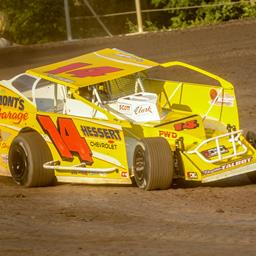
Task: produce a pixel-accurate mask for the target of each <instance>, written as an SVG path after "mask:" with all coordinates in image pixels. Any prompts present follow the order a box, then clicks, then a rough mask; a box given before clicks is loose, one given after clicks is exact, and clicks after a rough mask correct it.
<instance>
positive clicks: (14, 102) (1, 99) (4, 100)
mask: <svg viewBox="0 0 256 256" xmlns="http://www.w3.org/2000/svg"><path fill="white" fill-rule="evenodd" d="M0 106H4V107H12V108H17V109H18V110H20V111H22V110H24V108H25V107H24V100H23V99H21V98H20V97H12V96H6V95H0Z"/></svg>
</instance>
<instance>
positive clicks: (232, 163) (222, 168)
mask: <svg viewBox="0 0 256 256" xmlns="http://www.w3.org/2000/svg"><path fill="white" fill-rule="evenodd" d="M251 161H252V156H251V157H248V158H244V159H241V160H238V161H235V162H231V163H227V164H224V165H222V166H220V167H217V168H214V169H212V170H205V171H202V174H205V175H207V174H211V173H214V172H219V171H223V170H226V169H229V168H232V167H236V166H239V165H242V164H247V163H250V162H251Z"/></svg>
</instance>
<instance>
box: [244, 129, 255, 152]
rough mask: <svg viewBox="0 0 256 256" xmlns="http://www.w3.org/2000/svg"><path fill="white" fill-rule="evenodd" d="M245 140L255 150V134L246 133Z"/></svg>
mask: <svg viewBox="0 0 256 256" xmlns="http://www.w3.org/2000/svg"><path fill="white" fill-rule="evenodd" d="M246 140H247V141H248V142H249V143H250V144H251V145H252V146H253V147H254V148H256V134H255V133H254V132H252V131H248V132H247V134H246Z"/></svg>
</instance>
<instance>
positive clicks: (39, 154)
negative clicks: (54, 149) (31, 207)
mask: <svg viewBox="0 0 256 256" xmlns="http://www.w3.org/2000/svg"><path fill="white" fill-rule="evenodd" d="M51 160H52V155H51V152H50V150H49V148H48V146H47V144H46V143H45V141H44V140H43V138H42V137H41V136H40V135H39V134H38V133H36V132H26V133H21V134H20V135H18V136H17V137H16V138H15V139H14V140H13V142H12V144H11V146H10V150H9V156H8V162H9V168H10V172H11V174H12V177H13V179H14V180H15V182H16V183H18V184H20V185H22V186H25V187H40V186H49V185H52V184H53V183H54V181H55V175H54V171H53V170H45V169H44V168H43V164H44V163H46V162H49V161H51Z"/></svg>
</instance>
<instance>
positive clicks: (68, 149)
mask: <svg viewBox="0 0 256 256" xmlns="http://www.w3.org/2000/svg"><path fill="white" fill-rule="evenodd" d="M37 120H38V122H39V124H40V125H41V127H42V129H43V130H44V132H45V133H46V134H47V135H48V136H49V137H50V138H51V140H52V142H53V144H54V145H55V147H56V148H57V150H58V152H59V154H60V156H61V157H62V158H63V159H73V157H74V153H75V154H77V155H78V156H79V158H80V160H81V161H83V162H86V163H87V164H89V165H91V164H92V163H93V159H92V152H91V150H90V148H89V146H88V144H87V142H86V140H85V138H83V137H81V136H80V134H79V132H78V130H77V128H76V126H75V124H74V122H73V120H72V119H71V118H62V117H59V118H57V127H56V126H55V124H54V123H53V121H52V119H51V118H50V117H49V116H44V115H37Z"/></svg>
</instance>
